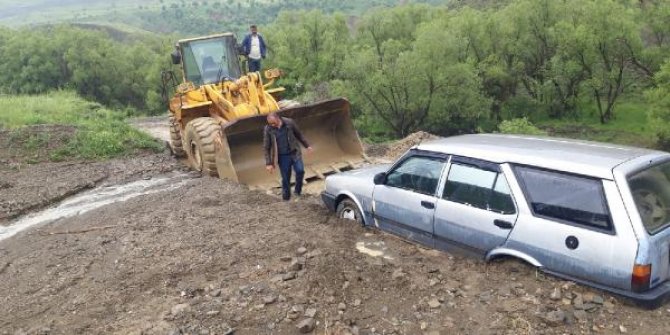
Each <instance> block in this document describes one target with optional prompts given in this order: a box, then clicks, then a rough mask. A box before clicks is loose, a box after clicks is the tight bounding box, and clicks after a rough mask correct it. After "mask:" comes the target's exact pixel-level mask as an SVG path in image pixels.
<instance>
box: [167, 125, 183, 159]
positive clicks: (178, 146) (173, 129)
mask: <svg viewBox="0 0 670 335" xmlns="http://www.w3.org/2000/svg"><path fill="white" fill-rule="evenodd" d="M170 151H172V154H173V155H174V156H175V157H177V158H182V157H185V156H186V152H185V151H184V146H183V144H182V141H181V129H180V127H179V123H177V120H175V118H174V116H172V115H170Z"/></svg>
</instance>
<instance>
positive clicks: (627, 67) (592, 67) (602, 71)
mask: <svg viewBox="0 0 670 335" xmlns="http://www.w3.org/2000/svg"><path fill="white" fill-rule="evenodd" d="M568 6H569V7H568V8H569V9H570V10H571V13H570V17H569V18H568V19H567V20H565V21H562V22H559V23H558V24H557V27H556V30H557V35H558V36H559V38H560V41H559V46H558V54H557V57H559V60H560V61H558V63H559V64H561V63H562V64H572V63H571V62H575V63H577V64H579V66H580V67H581V69H582V71H583V72H584V73H585V75H586V78H585V81H584V89H585V90H586V91H587V92H589V93H590V94H591V95H592V96H593V98H594V101H595V104H596V107H597V110H598V114H599V117H600V122H601V123H606V122H608V121H609V120H611V119H612V118H613V117H614V109H615V105H616V103H617V100H618V98H619V97H620V96H621V94H622V93H623V92H624V90H625V89H626V88H628V87H629V86H630V85H631V84H633V83H634V82H635V78H634V76H635V72H634V71H633V67H632V65H631V64H632V52H631V50H633V51H636V52H637V51H639V50H641V49H642V41H641V38H640V27H639V26H638V25H637V23H636V22H635V12H634V10H633V9H632V8H627V7H625V6H623V5H621V4H620V3H618V2H616V1H613V0H594V1H579V0H573V1H571V2H569V3H568Z"/></svg>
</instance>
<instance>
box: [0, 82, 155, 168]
mask: <svg viewBox="0 0 670 335" xmlns="http://www.w3.org/2000/svg"><path fill="white" fill-rule="evenodd" d="M0 111H2V112H1V113H0V128H8V129H9V135H8V136H7V138H6V141H7V146H8V147H12V148H19V149H21V150H22V154H23V155H25V156H28V157H33V156H35V155H36V154H37V153H38V152H40V151H45V150H46V152H47V154H48V159H49V160H53V161H60V160H65V159H69V158H81V159H105V158H111V157H118V156H124V155H130V154H133V153H136V152H137V151H140V150H152V151H160V150H162V149H163V147H162V145H161V144H160V143H158V142H157V141H156V140H154V139H152V138H151V137H150V136H149V135H147V134H145V133H143V132H140V131H138V130H136V129H135V128H133V127H131V126H130V125H129V124H128V123H126V122H125V121H124V119H125V117H126V113H124V112H123V111H116V110H110V109H107V108H104V107H102V106H101V105H99V104H97V103H92V102H88V101H85V100H83V99H82V98H80V97H78V96H77V95H76V94H75V93H73V92H69V91H60V92H53V93H48V94H43V95H34V96H26V95H22V96H0ZM37 125H45V126H46V125H48V126H46V128H44V127H42V128H40V127H29V126H37ZM32 160H34V159H32ZM29 162H31V161H29Z"/></svg>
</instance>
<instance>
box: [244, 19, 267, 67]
mask: <svg viewBox="0 0 670 335" xmlns="http://www.w3.org/2000/svg"><path fill="white" fill-rule="evenodd" d="M250 30H251V34H248V35H247V36H245V37H244V40H242V48H243V49H244V54H245V55H246V56H247V59H248V60H249V72H258V71H260V70H261V59H265V53H266V51H267V47H266V45H265V40H263V36H261V35H260V34H259V33H258V28H257V27H256V25H252V26H251V27H250Z"/></svg>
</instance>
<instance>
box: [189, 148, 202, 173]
mask: <svg viewBox="0 0 670 335" xmlns="http://www.w3.org/2000/svg"><path fill="white" fill-rule="evenodd" d="M191 153H192V156H193V163H194V165H195V166H194V168H195V169H196V170H198V171H202V158H201V157H200V150H198V146H197V145H196V144H195V142H191Z"/></svg>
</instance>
